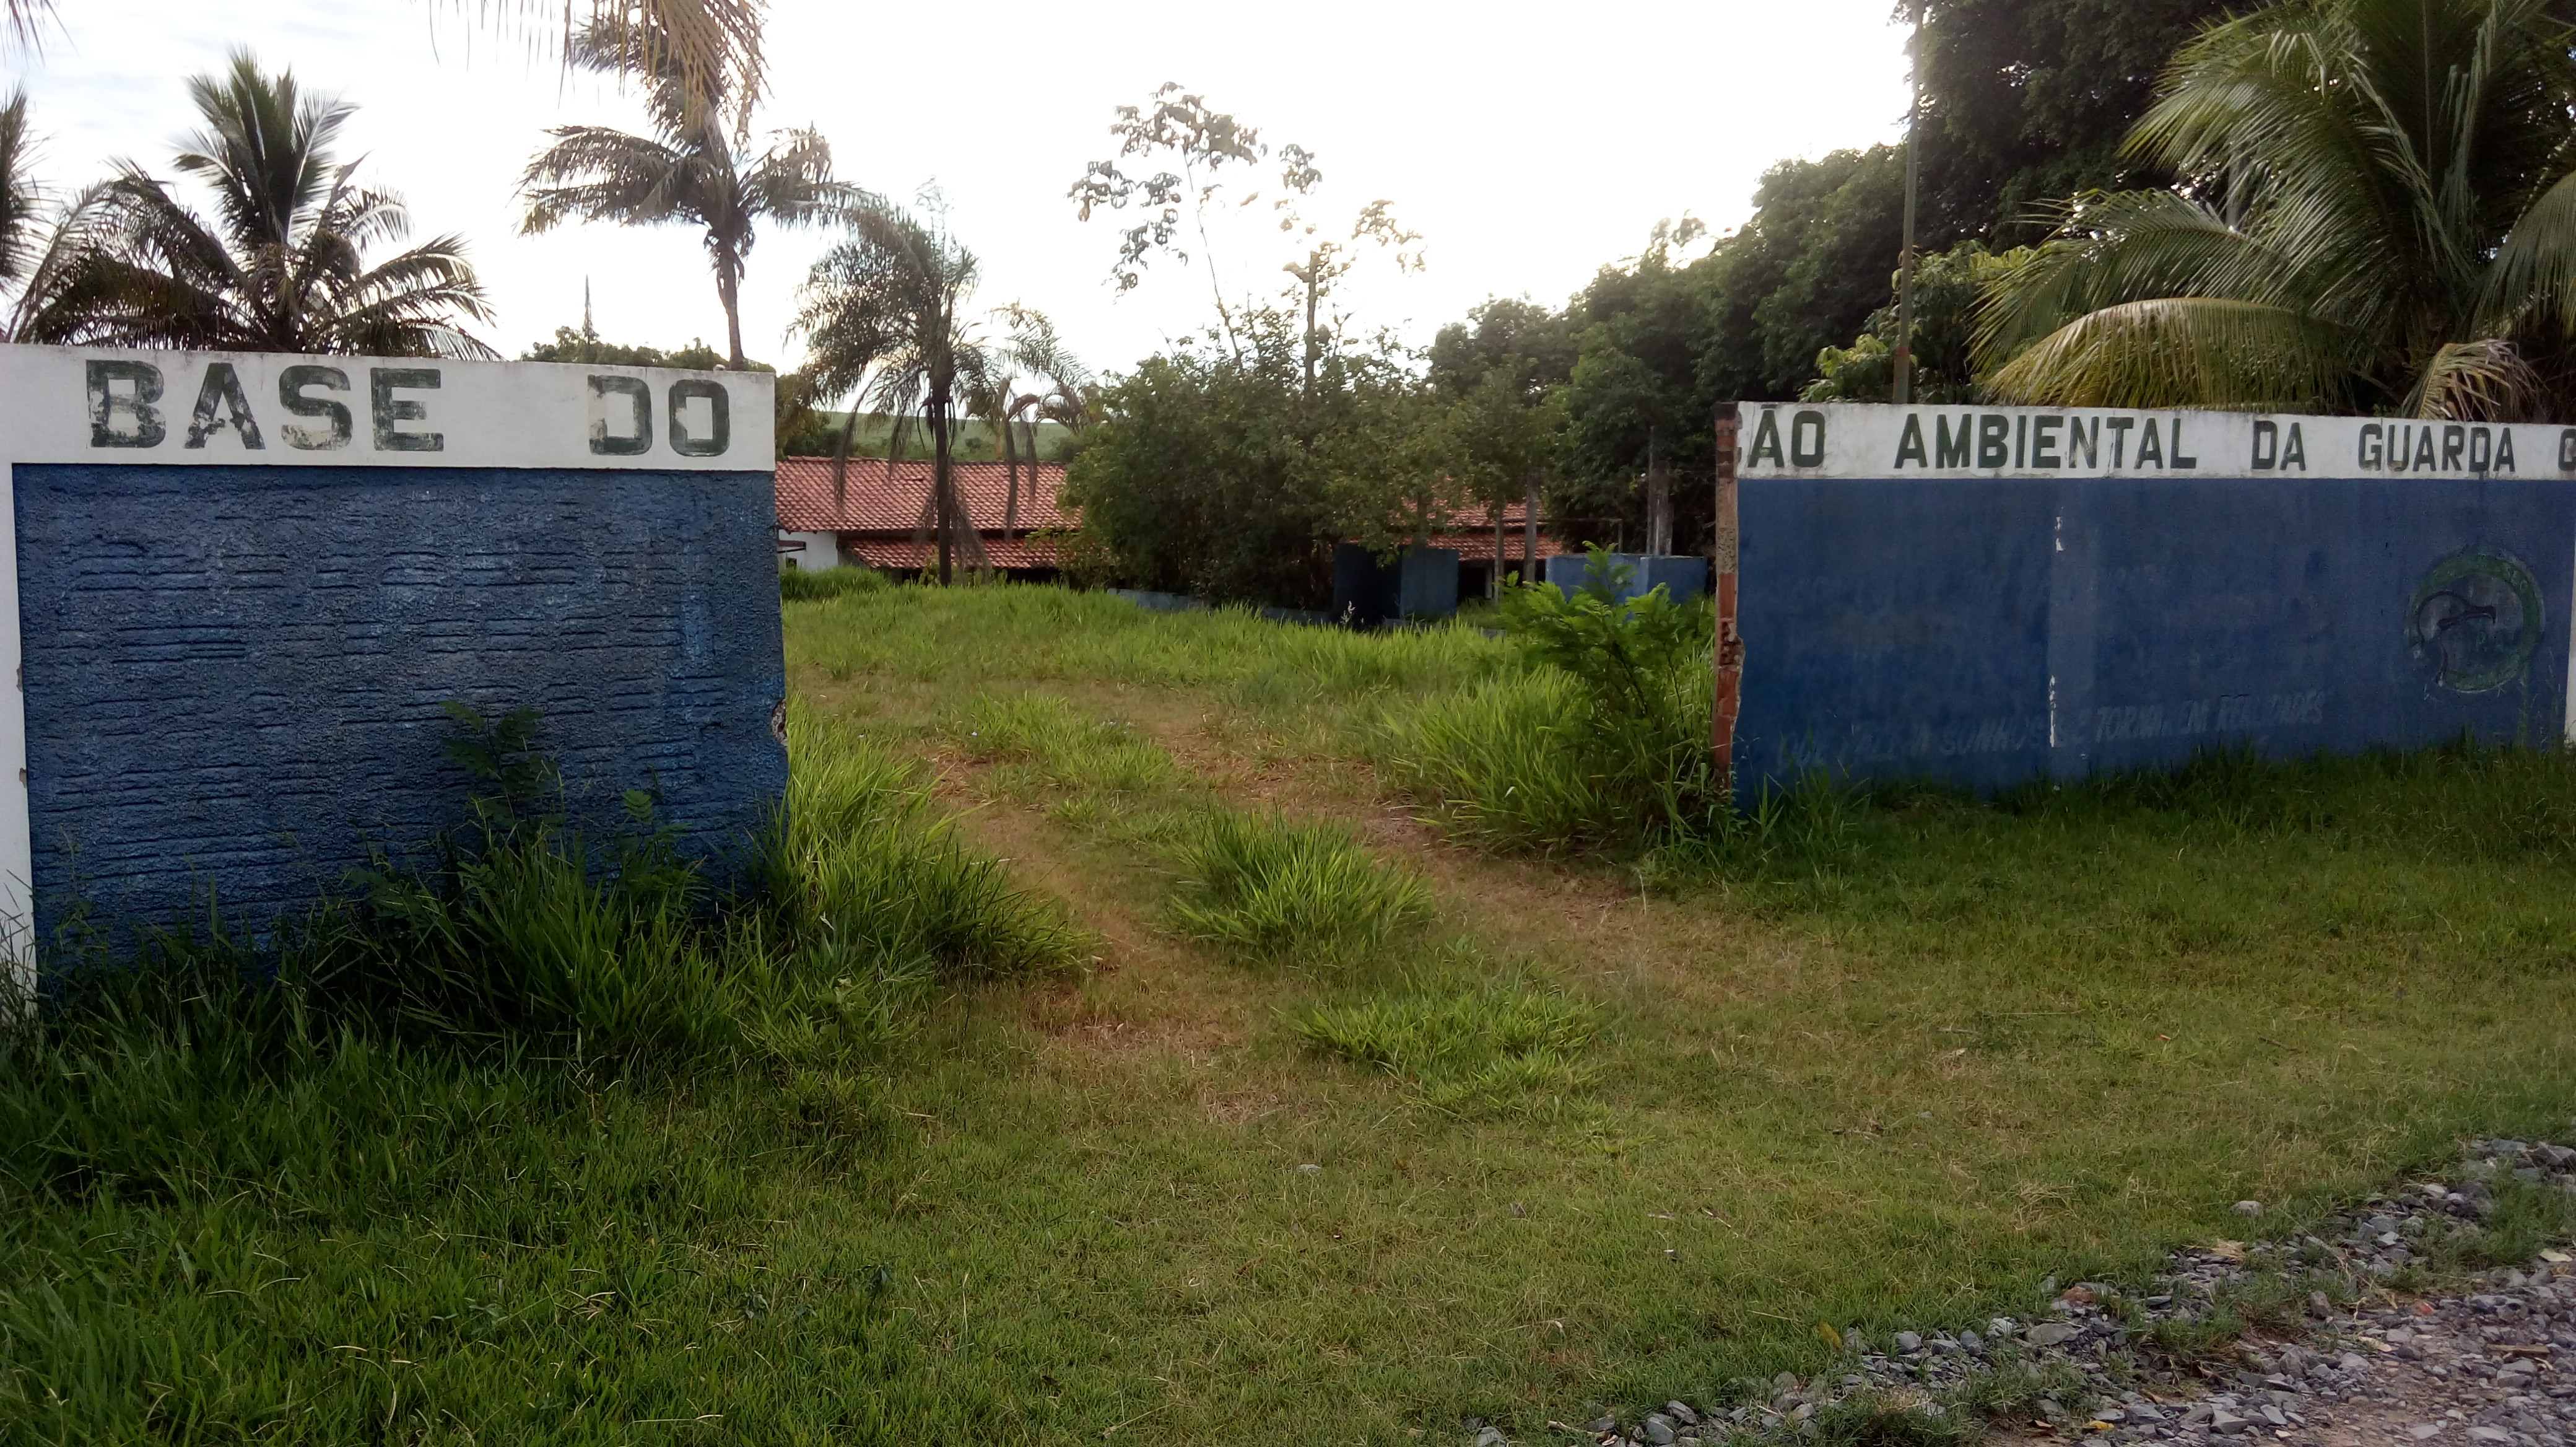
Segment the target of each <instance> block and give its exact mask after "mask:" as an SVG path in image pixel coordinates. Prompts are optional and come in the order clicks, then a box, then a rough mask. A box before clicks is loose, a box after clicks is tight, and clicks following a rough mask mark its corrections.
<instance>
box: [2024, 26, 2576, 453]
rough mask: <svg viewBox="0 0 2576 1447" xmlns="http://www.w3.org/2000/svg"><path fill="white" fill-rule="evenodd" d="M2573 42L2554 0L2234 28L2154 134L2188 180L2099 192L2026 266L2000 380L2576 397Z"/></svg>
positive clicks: (2095, 393) (2083, 391) (2276, 398)
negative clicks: (2173, 186) (2574, 375)
mask: <svg viewBox="0 0 2576 1447" xmlns="http://www.w3.org/2000/svg"><path fill="white" fill-rule="evenodd" d="M2568 41H2569V35H2568V28H2567V25H2566V23H2565V22H2564V21H2562V20H2560V19H2559V18H2557V16H2556V15H2555V14H2554V13H2553V6H2552V4H2551V3H2550V0H2292V3H2288V4H2284V5H2279V6H2276V7H2274V8H2272V9H2270V10H2264V11H2259V12H2256V13H2254V14H2252V15H2249V16H2246V17H2245V18H2243V19H2240V20H2236V21H2232V22H2230V23H2228V24H2226V25H2224V26H2221V27H2218V28H2216V29H2213V30H2211V31H2209V32H2208V33H2207V34H2205V35H2203V36H2202V37H2201V38H2200V39H2199V40H2197V41H2195V42H2193V44H2192V45H2191V46H2190V47H2189V48H2188V49H2186V50H2185V51H2184V52H2183V54H2182V56H2181V57H2180V58H2179V59H2178V61H2177V62H2176V65H2175V69H2174V73H2173V79H2172V83H2171V86H2170V88H2169V89H2168V90H2167V92H2166V93H2165V95H2164V96H2163V98H2162V99H2160V100H2159V101H2158V102H2157V103H2156V105H2155V107H2154V109H2153V110H2151V111H2149V112H2148V114H2147V116H2146V117H2145V119H2144V120H2143V121H2141V122H2140V123H2139V125H2138V128H2137V131H2136V134H2135V135H2134V137H2133V138H2132V146H2133V148H2134V149H2135V150H2136V151H2137V152H2138V153H2139V154H2141V155H2143V156H2145V157H2147V158H2149V159H2151V160H2153V161H2156V162H2159V163H2161V164H2163V165H2166V166H2168V167H2170V168H2171V169H2172V170H2173V172H2174V173H2175V174H2177V175H2180V176H2182V177H2184V178H2186V183H2187V184H2186V186H2185V188H2184V189H2182V190H2179V191H2142V192H2126V193H2121V194H2117V195H2112V196H2108V197H2103V198H2099V199H2096V200H2092V201H2088V202H2087V203H2085V204H2083V205H2081V206H2079V207H2077V208H2076V209H2075V210H2074V211H2073V212H2072V213H2071V214H2070V215H2069V217H2068V219H2067V222H2066V224H2065V226H2064V227H2062V228H2061V230H2060V233H2059V235H2058V238H2057V239H2056V240H2053V241H2052V242H2050V243H2049V245H2048V246H2047V247H2046V248H2045V249H2044V250H2043V251H2042V253H2041V255H2040V256H2039V257H2038V258H2037V259H2035V260H2034V261H2033V262H2031V263H2030V264H2028V265H2026V266H2022V267H2018V268H2015V269H2014V270H2012V271H2010V272H2008V273H2006V275H2005V276H2004V277H2003V278H2002V279H2001V280H2000V281H1999V282H1998V283H1997V284H1996V286H1995V288H1994V289H1993V291H1992V293H1991V296H1992V302H1991V310H1990V312H1989V315H1988V317H1987V326H1986V330H1985V332H1984V336H1983V340H1984V343H1985V347H1986V350H1987V354H1988V357H1989V359H1990V360H1991V361H2001V360H2003V359H2004V358H2007V357H2010V358H2012V360H2011V361H2010V362H2009V364H2008V365H2005V366H2003V367H2002V368H2001V370H1999V371H1997V372H1996V373H1994V374H1993V376H1992V377H1991V379H1990V382H1989V385H1990V387H1991V388H1992V389H1993V390H1994V391H1995V392H1996V393H1997V394H1999V395H2002V396H2006V397H2011V398H2015V399H2023V400H2030V401H2045V402H2051V403H2068V404H2076V405H2103V406H2166V405H2173V406H2181V405H2201V406H2222V407H2244V406H2274V407H2308V406H2323V405H2335V406H2346V407H2355V406H2357V407H2393V408H2396V409H2398V410H2400V411H2402V412H2405V413H2407V414H2409V415H2414V416H2423V417H2453V416H2484V417H2499V416H2524V415H2530V414H2531V413H2532V412H2533V411H2534V410H2536V409H2539V408H2541V407H2542V406H2543V405H2544V403H2545V402H2548V401H2555V402H2557V403H2560V404H2562V405H2563V404H2565V403H2566V402H2568V401H2569V400H2571V399H2576V387H2571V377H2570V371H2571V369H2570V367H2569V365H2568V364H2569V361H2570V358H2569V355H2568V352H2569V348H2568V338H2569V336H2570V334H2571V331H2576V169H2571V168H2576V137H2571V134H2570V132H2569V128H2568V119H2567V118H2568V116H2569V115H2570V114H2571V113H2576V56H2571V53H2570V49H2569V43H2568ZM2025 348H2026V349H2025ZM2016 354H2017V355H2016ZM2534 361H2538V362H2539V363H2540V364H2541V365H2540V366H2539V367H2535V366H2534V365H2533V362H2534Z"/></svg>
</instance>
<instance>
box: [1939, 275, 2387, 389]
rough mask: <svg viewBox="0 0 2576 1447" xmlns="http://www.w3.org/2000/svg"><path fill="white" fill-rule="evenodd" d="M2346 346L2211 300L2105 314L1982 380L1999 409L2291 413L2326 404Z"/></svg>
mask: <svg viewBox="0 0 2576 1447" xmlns="http://www.w3.org/2000/svg"><path fill="white" fill-rule="evenodd" d="M2345 340H2346V339H2345V338H2344V337H2343V336H2342V335H2341V334H2339V332H2338V331H2337V330H2336V329H2335V328H2333V327H2332V326H2331V325H2330V324H2327V323H2323V322H2320V321H2319V320H2318V319H2317V318H2315V317H2313V316H2310V315H2307V314H2305V313H2303V312H2300V311H2298V310H2296V309H2293V308H2289V307H2282V306H2274V305H2270V304H2267V303H2263V302H2250V301H2234V300H2226V299H2221V298H2215V297H2164V298H2159V299H2155V300H2151V301H2133V302H2124V303H2121V304H2120V305H2117V306H2109V307H2103V308H2101V309H2099V310H2096V311H2093V312H2089V313H2087V314H2085V315H2084V316H2081V317H2078V318H2076V319H2075V320H2074V321H2072V322H2069V323H2067V324H2066V325H2065V326H2063V327H2060V328H2059V329H2057V330H2056V331H2054V332H2052V333H2050V334H2049V335H2048V336H2046V337H2043V338H2041V339H2040V341H2039V342H2037V343H2036V344H2034V345H2033V346H2032V347H2031V348H2030V349H2029V350H2027V351H2025V352H2023V353H2022V354H2021V355H2020V356H2019V357H2016V358H2014V359H2013V360H2012V361H2011V362H2010V363H2008V364H2006V365H2005V366H2004V367H2003V368H2002V369H2001V370H1999V371H1997V372H1996V373H1995V374H1994V375H1993V376H1991V377H1989V378H1988V379H1987V382H1986V387H1987V390H1988V391H1989V392H1991V393H1992V394H1993V395H1994V396H1995V397H1997V398H1998V399H1999V400H2003V401H2008V402H2019V403H2026V404H2034V405H2047V406H2064V407H2216V408H2248V407H2256V408H2272V409H2278V410H2296V409H2301V408H2306V407H2310V406H2314V405H2316V404H2317V403H2319V402H2321V401H2324V400H2326V399H2327V398H2328V397H2330V396H2332V395H2333V394H2334V392H2335V390H2336V388H2337V387H2338V385H2339V384H2340V382H2341V380H2342V378H2343V377H2345V376H2346V375H2347V374H2348V373H2349V371H2350V368H2351V359H2350V356H2349V353H2348V350H2347V348H2346V345H2345Z"/></svg>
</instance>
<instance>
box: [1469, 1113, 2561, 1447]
mask: <svg viewBox="0 0 2576 1447" xmlns="http://www.w3.org/2000/svg"><path fill="white" fill-rule="evenodd" d="M2449 1174H2450V1177H2451V1179H2448V1180H2443V1181H2424V1182H2419V1183H2415V1184H2412V1185H2409V1186H2408V1187H2407V1188H2406V1189H2405V1190H2403V1191H2400V1192H2396V1193H2393V1194H2391V1195H2387V1196H2376V1197H2372V1198H2371V1199H2370V1200H2368V1201H2366V1202H2364V1203H2363V1204H2362V1205H2361V1206H2360V1207H2359V1208H2357V1209H2355V1210H2353V1211H2350V1212H2347V1213H2345V1214H2344V1215H2343V1216H2341V1217H2339V1218H2337V1219H2336V1220H2335V1221H2334V1222H2333V1223H2332V1225H2331V1227H2330V1228H2329V1229H2327V1230H2324V1231H2319V1232H2308V1233H2302V1234H2300V1235H2298V1236H2296V1237H2293V1238H2288V1239H2275V1240H2271V1241H2262V1242H2244V1243H2240V1242H2233V1241H2226V1242H2212V1243H2209V1244H2208V1245H2205V1246H2201V1247H2195V1248H2192V1249H2189V1250H2184V1251H2178V1252H2176V1253H2174V1255H2173V1256H2172V1257H2170V1258H2169V1259H2168V1261H2167V1264H2166V1270H2165V1271H2164V1273H2163V1274H2162V1275H2160V1276H2159V1277H2158V1278H2157V1279H2156V1280H2155V1281H2154V1282H2153V1283H2152V1284H2151V1286H2150V1287H2149V1288H2148V1289H2147V1290H2146V1291H2144V1292H2142V1293H2140V1294H2138V1295H2135V1296H2125V1297H2124V1296H2123V1295H2122V1294H2121V1293H2119V1292H2117V1291H2115V1290H2114V1289H2113V1288H2111V1287H2109V1286H2107V1285H2104V1284H2102V1283H2098V1282H2078V1283H2076V1284H2075V1285H2073V1286H2071V1287H2067V1288H2066V1289H2065V1290H2064V1291H2063V1292H2059V1290H2058V1287H2057V1284H2056V1283H2055V1282H2053V1281H2052V1282H2049V1283H2047V1284H2046V1287H2045V1292H2044V1293H2043V1294H2050V1293H2054V1294H2055V1296H2054V1301H2053V1304H2052V1307H2051V1309H2050V1311H2049V1312H2048V1314H2047V1315H2046V1316H2044V1317H2043V1318H2042V1319H2040V1320H2036V1321H2028V1322H2023V1321H2016V1320H2013V1319H2012V1318H2009V1317H1996V1318H1993V1319H1991V1320H1988V1321H1983V1322H1977V1323H1974V1324H1970V1325H1963V1326H1959V1327H1956V1328H1954V1329H1951V1330H1947V1331H1940V1332H1931V1333H1916V1332H1910V1331H1907V1332H1897V1333H1895V1334H1894V1335H1893V1336H1891V1337H1889V1338H1888V1339H1887V1340H1885V1341H1871V1340H1868V1339H1866V1338H1865V1337H1864V1336H1863V1335H1862V1334H1861V1333H1859V1332H1856V1331H1855V1332H1847V1333H1843V1334H1842V1350H1841V1352H1840V1354H1839V1355H1838V1357H1837V1358H1836V1360H1835V1362H1834V1363H1833V1365H1832V1366H1831V1367H1829V1368H1828V1369H1827V1370H1825V1371H1823V1372H1821V1373H1819V1374H1817V1375H1816V1376H1814V1377H1812V1378H1806V1379H1801V1378H1799V1377H1797V1376H1795V1375H1792V1374H1790V1373H1786V1372H1784V1373H1782V1374H1781V1375H1780V1376H1778V1377H1776V1378H1774V1379H1773V1380H1772V1381H1770V1382H1768V1383H1762V1382H1752V1381H1748V1382H1744V1383H1740V1384H1738V1388H1737V1390H1736V1392H1734V1393H1732V1394H1730V1398H1729V1400H1728V1401H1727V1402H1725V1403H1716V1402H1702V1403H1697V1404H1694V1403H1689V1402H1679V1401H1676V1402H1668V1403H1666V1404H1665V1405H1664V1407H1663V1408H1662V1410H1660V1411H1656V1412H1651V1413H1647V1414H1646V1415H1644V1416H1643V1417H1641V1418H1639V1419H1637V1420H1633V1421H1632V1420H1626V1419H1623V1418H1619V1417H1615V1416H1602V1417H1594V1418H1591V1419H1589V1420H1583V1421H1575V1422H1559V1421H1551V1422H1549V1423H1548V1424H1547V1433H1546V1440H1548V1441H1551V1442H1554V1443H1561V1444H1567V1447H1579V1444H1596V1447H1680V1444H1686V1443H1705V1444H1711V1447H1715V1444H1720V1443H1726V1444H1731V1447H1788V1444H1792V1443H1797V1442H1805V1441H1811V1440H1816V1439H1832V1438H1836V1437H1842V1436H1846V1435H1855V1434H1849V1433H1846V1432H1844V1431H1840V1430H1837V1427H1838V1424H1839V1423H1848V1422H1851V1421H1853V1420H1854V1419H1856V1418H1859V1417H1862V1416H1865V1415H1868V1414H1875V1413H1884V1412H1888V1411H1901V1412H1910V1413H1917V1414H1920V1415H1921V1416H1922V1417H1923V1418H1925V1419H1927V1420H1926V1422H1925V1426H1926V1427H1927V1428H1932V1429H1934V1430H1933V1431H1932V1433H1930V1434H1929V1435H1936V1436H1949V1437H1951V1438H1953V1439H1956V1438H1961V1437H1968V1436H1973V1435H1975V1434H1976V1433H1977V1432H1979V1431H1985V1430H1996V1431H2003V1432H2013V1431H2020V1432H2022V1433H2025V1434H2028V1435H2033V1436H2046V1437H2053V1438H2059V1439H2077V1438H2085V1439H2096V1440H2100V1441H2102V1442H2105V1443H2116V1444H2176V1447H2256V1444H2258V1443H2260V1444H2270V1443H2292V1444H2299V1447H2576V1258H2571V1257H2570V1255H2569V1254H2568V1253H2565V1252H2560V1251H2555V1250H2552V1251H2545V1252H2543V1253H2542V1254H2541V1258H2540V1259H2538V1260H2535V1261H2533V1262H2531V1263H2529V1264H2528V1265H2527V1266H2525V1267H2522V1268H2504V1269H2499V1270H2495V1271H2490V1272H2487V1273H2484V1274H2482V1275H2479V1276H2477V1277H2475V1278H2472V1279H2470V1280H2467V1281H2465V1282H2463V1281H2448V1282H2444V1283H2441V1284H2440V1286H2439V1287H2438V1289H2435V1288H2426V1289H2420V1290H2418V1289H2414V1288H2419V1287H2426V1283H2425V1282H2424V1279H2423V1278H2424V1273H2425V1271H2426V1269H2427V1268H2428V1267H2429V1266H2430V1265H2431V1264H2432V1260H2431V1258H2434V1257H2436V1256H2437V1255H2438V1254H2439V1253H2440V1252H2441V1251H2442V1249H2443V1248H2444V1247H2445V1246H2446V1245H2452V1246H2455V1245H2457V1244H2459V1243H2461V1242H2463V1241H2466V1240H2471V1239H2475V1238H2477V1237H2479V1236H2481V1235H2482V1234H2483V1231H2484V1226H2483V1224H2482V1223H2484V1222H2485V1221H2486V1220H2487V1218H2488V1217H2490V1216H2491V1215H2492V1214H2493V1213H2494V1211H2495V1209H2496V1192H2497V1189H2498V1187H2499V1186H2500V1185H2501V1184H2502V1183H2504V1182H2505V1181H2506V1180H2507V1179H2508V1178H2510V1179H2511V1180H2514V1181H2518V1182H2524V1183H2531V1184H2533V1185H2537V1186H2539V1187H2540V1188H2542V1189H2548V1190H2557V1191H2564V1192H2568V1193H2570V1194H2576V1150H2571V1149H2569V1148H2568V1147H2565V1146H2561V1145H2553V1144H2548V1143H2529V1142H2523V1141H2512V1140H2491V1141H2476V1142H2472V1143H2471V1145H2470V1147H2469V1149H2468V1152H2467V1156H2466V1158H2465V1159H2464V1160H2463V1161H2462V1162H2461V1163H2460V1164H2459V1166H2458V1168H2457V1169H2456V1170H2454V1171H2452V1172H2450V1173H2449ZM2236 1210H2237V1212H2238V1214H2240V1215H2242V1216H2244V1217H2246V1218H2247V1221H2248V1223H2249V1226H2258V1225H2259V1224H2260V1222H2261V1220H2262V1217H2263V1214H2264V1211H2263V1206H2262V1204H2261V1203H2260V1202H2255V1201H2240V1202H2238V1203H2237V1204H2236ZM2327 1288H2331V1290H2329V1289H2327ZM2302 1290H2304V1291H2306V1292H2307V1295H2306V1298H2305V1313H2304V1316H2305V1320H2304V1322H2303V1323H2301V1324H2300V1325H2299V1326H2297V1327H2293V1328H2290V1329H2289V1330H2288V1331H2286V1332H2281V1331H2275V1332H2273V1333H2270V1334H2264V1333H2256V1334H2249V1335H2247V1336H2245V1337H2243V1338H2241V1339H2239V1340H2237V1341H2236V1342H2235V1343H2234V1344H2233V1351H2232V1353H2230V1352H2229V1351H2227V1350H2226V1349H2225V1346H2224V1344H2221V1345H2220V1347H2219V1349H2217V1350H2214V1351H2205V1352H2203V1353H2200V1354H2198V1355H2196V1356H2195V1357H2193V1358H2192V1359H2189V1360H2181V1359H2177V1358H2175V1357H2174V1356H2172V1355H2170V1354H2168V1353H2167V1352H2165V1351H2163V1350H2161V1349H2160V1346H2162V1345H2171V1344H2173V1343H2174V1342H2176V1341H2178V1340H2186V1339H2188V1338H2189V1337H2190V1336H2191V1335H2192V1334H2193V1333H2194V1332H2195V1331H2199V1332H2204V1333H2205V1332H2207V1331H2208V1330H2211V1329H2212V1328H2213V1325H2223V1324H2224V1323H2226V1322H2228V1321H2231V1320H2234V1319H2235V1318H2233V1317H2232V1316H2223V1315H2219V1314H2220V1313H2226V1312H2230V1311H2232V1310H2233V1309H2234V1308H2233V1307H2232V1305H2231V1303H2235V1302H2240V1301H2250V1300H2254V1299H2257V1298H2258V1297H2264V1298H2266V1299H2270V1300H2273V1301H2275V1302H2278V1301H2279V1300H2280V1299H2281V1297H2282V1294H2283V1293H2284V1292H2287V1293H2289V1298H2288V1300H2289V1303H2290V1305H2291V1306H2292V1307H2293V1309H2295V1308H2296V1306H2297V1305H2298V1296H2297V1293H2298V1292H2299V1291H2302ZM2213 1316H2216V1317H2217V1322H2216V1323H2213V1322H2212V1318H2213ZM1465 1425H1466V1427H1467V1432H1468V1438H1469V1440H1471V1441H1472V1442H1473V1443H1474V1444H1475V1447H1505V1444H1507V1443H1508V1442H1509V1441H1510V1439H1509V1438H1507V1437H1506V1436H1505V1434H1504V1433H1503V1432H1502V1430H1501V1429H1500V1428H1498V1427H1494V1426H1491V1425H1488V1424H1487V1423H1485V1422H1483V1421H1474V1420H1471V1421H1469V1422H1468V1423H1466V1424H1465ZM1885 1431H1886V1427H1885V1424H1881V1425H1880V1426H1879V1427H1878V1428H1877V1429H1875V1430H1871V1431H1869V1432H1867V1433H1866V1434H1858V1435H1866V1436H1869V1437H1872V1438H1876V1439H1878V1440H1881V1441H1884V1440H1887V1437H1886V1436H1885V1435H1883V1434H1884V1433H1885Z"/></svg>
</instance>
